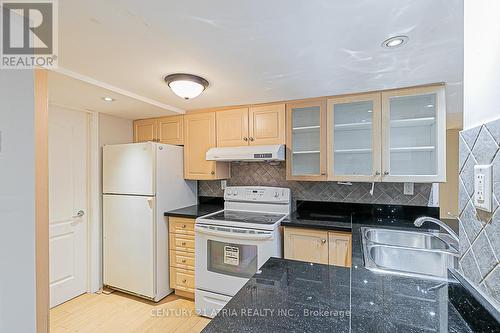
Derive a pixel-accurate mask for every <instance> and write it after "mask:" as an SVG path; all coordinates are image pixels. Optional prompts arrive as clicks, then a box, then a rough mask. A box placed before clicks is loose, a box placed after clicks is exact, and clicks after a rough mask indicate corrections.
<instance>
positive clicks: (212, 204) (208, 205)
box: [163, 197, 224, 219]
mask: <svg viewBox="0 0 500 333" xmlns="http://www.w3.org/2000/svg"><path fill="white" fill-rule="evenodd" d="M222 209H224V201H223V200H222V198H206V197H200V198H199V203H198V204H197V205H192V206H188V207H183V208H179V209H174V210H171V211H168V212H165V213H164V214H163V215H164V216H172V217H186V218H193V219H196V218H198V217H200V216H203V215H207V214H211V213H215V212H218V211H219V210H222Z"/></svg>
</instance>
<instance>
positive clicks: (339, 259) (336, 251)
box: [328, 231, 352, 267]
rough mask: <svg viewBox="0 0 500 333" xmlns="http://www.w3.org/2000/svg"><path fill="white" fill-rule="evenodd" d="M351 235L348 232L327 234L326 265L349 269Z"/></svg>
mask: <svg viewBox="0 0 500 333" xmlns="http://www.w3.org/2000/svg"><path fill="white" fill-rule="evenodd" d="M351 258H352V235H351V233H348V232H337V231H335V232H334V231H330V232H328V264H329V265H335V266H343V267H351V260H352V259H351Z"/></svg>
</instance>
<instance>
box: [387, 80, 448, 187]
mask: <svg viewBox="0 0 500 333" xmlns="http://www.w3.org/2000/svg"><path fill="white" fill-rule="evenodd" d="M445 158H446V105H445V90H444V86H442V85H438V86H427V87H419V88H408V89H398V90H392V91H386V92H382V171H383V180H384V181H388V182H444V181H446V173H445V168H446V165H445Z"/></svg>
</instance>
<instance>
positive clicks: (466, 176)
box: [458, 119, 500, 307]
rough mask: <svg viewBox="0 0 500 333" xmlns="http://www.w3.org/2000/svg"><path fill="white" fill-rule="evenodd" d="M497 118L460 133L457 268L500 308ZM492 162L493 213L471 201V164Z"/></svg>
mask: <svg viewBox="0 0 500 333" xmlns="http://www.w3.org/2000/svg"><path fill="white" fill-rule="evenodd" d="M499 145H500V119H498V120H496V121H493V122H490V123H486V124H483V125H481V126H478V127H474V128H471V129H468V130H465V131H462V132H460V148H459V149H460V150H459V170H460V176H459V178H460V179H459V191H458V207H459V211H460V230H459V231H460V271H461V272H462V274H463V275H464V276H465V277H467V278H468V279H469V280H471V281H472V282H473V283H475V284H476V286H478V287H479V288H480V289H481V290H482V291H483V292H485V293H486V294H488V295H489V296H491V297H492V298H493V299H494V301H496V303H497V304H496V306H497V307H500V265H499V259H500V209H499V208H498V207H499V200H500V149H499ZM491 163H492V164H493V213H487V212H484V211H481V210H477V209H476V208H475V207H474V204H473V194H474V166H475V165H478V164H491Z"/></svg>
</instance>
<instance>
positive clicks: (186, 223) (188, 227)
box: [168, 217, 194, 235]
mask: <svg viewBox="0 0 500 333" xmlns="http://www.w3.org/2000/svg"><path fill="white" fill-rule="evenodd" d="M168 230H169V232H170V233H174V234H182V235H194V220H193V219H186V218H182V217H169V218H168Z"/></svg>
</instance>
